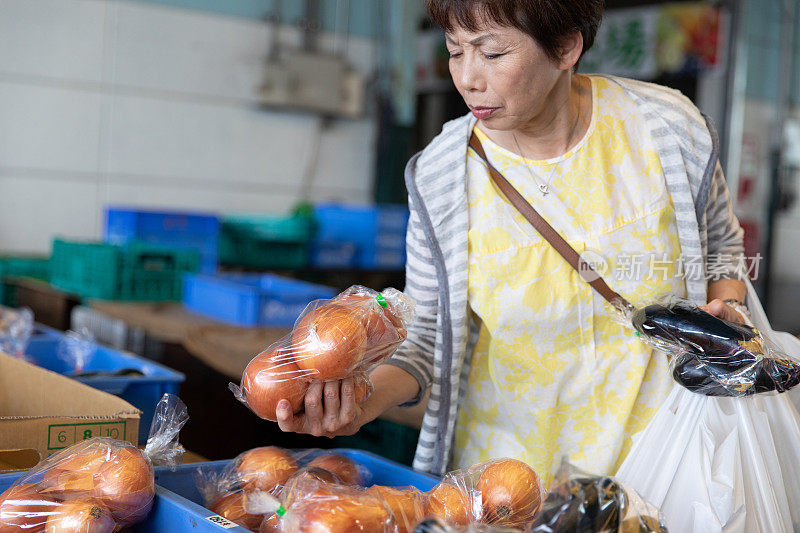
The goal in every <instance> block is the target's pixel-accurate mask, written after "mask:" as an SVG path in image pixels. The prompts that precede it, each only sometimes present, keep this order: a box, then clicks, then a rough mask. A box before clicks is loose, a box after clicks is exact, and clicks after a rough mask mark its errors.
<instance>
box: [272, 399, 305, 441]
mask: <svg viewBox="0 0 800 533" xmlns="http://www.w3.org/2000/svg"><path fill="white" fill-rule="evenodd" d="M275 417H276V418H277V422H278V427H279V428H281V431H285V432H291V433H297V432H299V431H300V430H301V429H302V427H303V424H302V417H301V416H294V413H292V405H291V404H290V403H289V400H281V401H280V402H278V408H277V409H276V410H275Z"/></svg>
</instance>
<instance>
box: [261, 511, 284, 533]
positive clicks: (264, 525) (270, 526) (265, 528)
mask: <svg viewBox="0 0 800 533" xmlns="http://www.w3.org/2000/svg"><path fill="white" fill-rule="evenodd" d="M281 531H282V527H281V519H280V518H279V517H278V515H276V514H271V515H269V516H268V517H266V518H265V519H264V520H263V521H262V522H261V527H259V528H258V533H281Z"/></svg>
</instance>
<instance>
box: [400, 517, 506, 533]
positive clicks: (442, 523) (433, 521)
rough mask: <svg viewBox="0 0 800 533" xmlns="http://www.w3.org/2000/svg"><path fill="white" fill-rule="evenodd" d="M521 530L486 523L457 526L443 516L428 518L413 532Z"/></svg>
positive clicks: (481, 532) (465, 532)
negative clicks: (442, 517)
mask: <svg viewBox="0 0 800 533" xmlns="http://www.w3.org/2000/svg"><path fill="white" fill-rule="evenodd" d="M520 531H521V530H520V529H515V528H510V527H502V526H488V525H486V524H470V525H467V526H455V525H453V524H451V523H449V522H447V521H446V520H443V519H441V518H426V519H424V520H422V521H421V522H420V523H419V524H417V527H415V528H414V529H413V531H412V533H520Z"/></svg>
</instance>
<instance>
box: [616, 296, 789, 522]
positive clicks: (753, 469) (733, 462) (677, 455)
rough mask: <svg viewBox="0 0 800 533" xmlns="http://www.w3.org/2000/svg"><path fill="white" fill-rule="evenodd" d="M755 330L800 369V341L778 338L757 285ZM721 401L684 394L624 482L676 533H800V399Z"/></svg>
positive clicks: (652, 432) (625, 467) (644, 444)
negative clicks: (798, 404)
mask: <svg viewBox="0 0 800 533" xmlns="http://www.w3.org/2000/svg"><path fill="white" fill-rule="evenodd" d="M746 284H747V290H748V293H747V302H746V303H747V307H748V309H749V311H750V313H751V317H752V321H753V325H754V326H755V328H756V329H757V330H758V331H759V332H761V333H762V334H763V336H764V337H766V338H768V339H770V341H769V342H770V343H775V344H776V345H777V346H778V350H777V351H778V352H780V353H782V354H786V355H787V356H788V357H789V358H790V359H792V360H800V341H798V339H797V338H795V337H793V336H791V335H789V334H787V333H783V332H776V331H773V330H772V328H771V327H770V324H769V322H768V320H767V317H766V314H765V313H764V311H763V309H762V308H761V304H760V302H759V300H758V296H757V295H756V293H755V291H754V290H753V286H752V284H750V282H749V281H746ZM797 390H798V389H797V388H795V389H794V390H792V391H790V392H789V393H787V394H756V395H751V396H749V397H714V396H703V395H699V394H692V393H691V392H689V391H688V390H686V389H685V388H683V387H680V386H675V387H674V388H673V390H672V391H671V392H670V394H669V396H668V397H667V399H666V400H665V401H664V402H663V404H662V405H661V406H660V407H659V409H658V411H657V412H656V414H655V416H654V417H653V419H652V420H651V421H650V423H649V424H648V425H647V427H646V428H645V429H644V430H643V431H641V432H640V433H638V434H637V435H635V436H634V437H633V446H632V448H631V451H630V452H629V454H628V456H627V458H626V459H625V461H624V462H623V463H622V465H621V466H620V468H619V471H618V472H617V478H618V479H620V480H621V481H622V482H623V483H625V484H626V486H630V487H633V488H634V489H635V490H636V491H637V492H638V493H639V494H641V495H642V497H644V498H646V499H647V500H648V501H649V502H651V503H653V504H654V505H656V506H658V507H659V508H660V509H661V512H662V513H663V515H664V518H665V520H666V524H667V526H668V527H669V528H670V530H672V531H680V532H687V533H706V532H711V533H714V532H719V533H722V532H724V533H739V532H742V533H744V532H746V533H750V532H764V533H767V532H769V533H781V532H783V533H788V532H791V531H800V415H798V412H797V410H796V409H795V407H794V405H793V404H792V400H791V399H790V398H791V395H792V394H793V393H794V392H796V391H797Z"/></svg>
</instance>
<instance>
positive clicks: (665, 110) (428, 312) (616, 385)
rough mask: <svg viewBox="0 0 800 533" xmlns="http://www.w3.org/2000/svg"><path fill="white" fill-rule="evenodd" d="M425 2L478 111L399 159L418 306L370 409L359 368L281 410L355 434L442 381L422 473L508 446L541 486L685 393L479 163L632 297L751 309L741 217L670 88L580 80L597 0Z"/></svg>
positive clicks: (609, 449)
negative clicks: (355, 380)
mask: <svg viewBox="0 0 800 533" xmlns="http://www.w3.org/2000/svg"><path fill="white" fill-rule="evenodd" d="M427 7H428V11H429V13H430V15H431V17H432V19H433V20H434V21H435V22H437V23H438V24H439V25H441V26H442V27H443V28H444V30H445V35H446V40H447V47H448V49H449V52H450V72H451V74H452V77H453V82H454V83H455V85H456V88H457V89H458V91H459V93H460V94H461V96H462V97H463V98H464V101H465V102H466V104H467V105H468V106H469V108H470V110H471V113H470V114H469V115H467V116H464V117H462V118H460V119H457V120H454V121H452V122H449V123H448V124H446V125H445V126H444V128H443V130H442V133H441V134H440V135H439V136H438V137H436V138H435V139H434V140H433V141H432V142H431V143H430V145H429V146H428V147H427V148H426V149H425V150H423V151H422V152H421V153H419V154H417V155H415V156H414V157H413V158H412V159H411V161H410V162H409V164H408V167H407V170H406V181H407V186H408V191H409V203H410V207H411V221H410V225H409V230H408V265H407V286H406V293H407V294H408V295H410V296H411V297H413V298H414V299H415V300H416V302H417V310H418V316H417V318H416V321H415V323H414V324H413V326H412V327H410V328H409V330H408V339H407V341H406V342H405V343H404V344H403V345H402V346H401V347H400V349H399V350H398V352H397V354H396V355H395V356H394V357H393V359H392V360H390V362H389V363H388V364H385V365H382V366H380V367H378V368H377V369H376V370H375V371H374V372H373V374H372V379H373V383H374V386H375V391H374V394H373V395H372V396H371V397H370V398H369V399H368V400H367V402H365V403H364V404H362V405H361V406H357V405H355V403H354V401H353V386H352V383H351V382H350V381H349V380H345V381H344V382H342V383H341V384H340V383H328V384H326V385H324V386H323V385H315V386H314V387H313V388H312V389H311V390H310V392H309V394H308V395H307V396H306V410H305V413H304V414H303V415H300V416H292V414H291V410H290V409H288V405H281V406H279V409H278V413H277V415H278V418H279V424H280V425H281V427H282V428H283V429H284V430H286V431H301V432H308V433H312V434H316V435H330V436H333V435H341V434H352V433H353V432H355V431H357V430H358V428H359V427H361V425H363V424H364V423H366V422H368V421H370V420H372V419H374V418H375V417H377V416H378V415H379V414H380V413H382V412H383V411H384V410H386V409H387V408H389V407H392V406H396V405H413V404H414V403H415V402H419V401H420V399H421V398H423V396H424V395H425V393H426V391H427V390H428V389H430V400H429V402H428V405H427V411H426V414H425V417H424V420H423V423H422V430H421V434H420V439H419V445H418V448H417V455H416V459H415V462H414V466H415V467H417V468H421V469H424V470H428V471H431V472H435V473H441V472H444V471H445V470H447V469H449V468H452V467H454V466H455V467H461V466H465V465H469V464H472V463H474V462H477V461H479V460H485V459H488V458H491V457H499V456H509V457H516V458H519V459H522V460H524V461H526V462H528V463H529V464H531V465H532V466H533V467H534V468H536V470H537V471H538V472H540V473H541V474H542V475H543V478H544V479H545V481H546V482H547V481H549V479H550V477H551V474H552V472H553V470H554V465H557V463H558V462H559V461H560V459H561V457H562V456H564V455H567V456H569V457H570V459H571V461H572V462H573V463H575V464H577V465H578V466H580V467H583V468H585V469H587V470H590V471H592V472H602V473H613V472H614V471H615V470H616V469H617V467H618V465H619V464H620V463H621V462H622V460H623V459H624V458H625V455H626V453H627V451H628V450H629V448H630V445H631V436H632V435H634V434H635V433H637V432H638V431H640V430H641V429H642V428H644V427H645V425H646V424H647V423H648V421H649V420H650V418H651V417H652V416H653V414H654V412H655V411H656V408H657V407H658V406H659V404H660V402H662V401H663V399H664V398H665V396H666V394H667V392H668V391H669V389H670V387H672V386H673V381H672V377H671V374H670V372H669V368H668V361H667V359H666V357H665V355H664V354H660V353H658V352H656V353H654V352H653V350H652V349H651V348H648V347H647V346H645V345H644V344H643V343H641V342H639V341H638V340H637V339H636V338H635V337H633V336H632V335H630V333H629V332H628V331H626V330H625V329H624V328H622V327H621V326H619V325H618V323H617V322H616V321H615V319H614V316H613V314H614V311H613V309H612V308H611V307H610V306H608V305H606V303H605V301H604V300H603V298H602V297H601V296H600V295H599V294H598V293H597V292H595V291H594V290H593V289H592V288H591V287H590V286H589V285H588V284H587V283H586V281H584V279H582V278H581V276H580V275H579V274H578V273H577V272H576V271H575V270H573V269H572V268H571V267H570V265H569V264H568V263H567V262H566V261H565V260H564V259H563V258H562V256H561V255H559V253H558V252H557V251H556V250H555V249H554V248H553V246H551V245H550V243H549V242H548V241H547V240H545V239H544V238H543V237H542V236H541V235H540V234H539V233H538V232H537V231H536V230H535V229H534V228H533V227H532V226H531V225H529V224H528V222H527V221H526V219H525V218H523V216H522V215H521V214H520V212H518V211H517V209H515V207H514V206H513V205H512V204H511V203H510V202H509V200H508V198H507V197H506V196H505V195H504V194H503V193H502V192H501V191H500V190H499V189H498V187H497V186H496V185H495V183H494V182H493V180H492V179H491V178H490V175H489V171H488V166H487V163H488V164H490V165H491V166H493V167H494V168H495V169H497V170H499V171H500V172H501V173H502V175H503V176H504V177H505V178H506V179H507V180H508V181H509V182H510V183H511V185H512V186H513V187H514V188H515V189H516V190H517V191H519V193H520V194H521V195H522V197H523V198H524V199H526V200H527V201H528V202H529V203H530V204H531V205H533V206H534V207H535V209H536V210H537V211H538V212H539V214H540V215H541V216H542V217H543V218H544V219H545V220H546V221H547V222H549V223H550V225H552V226H553V228H555V229H556V231H557V232H558V233H559V234H560V235H561V236H562V237H563V238H564V239H565V240H566V241H567V242H568V243H569V244H570V245H571V246H572V247H573V248H574V249H575V250H576V251H577V252H578V253H582V254H585V255H587V256H588V255H590V254H587V252H591V255H592V257H595V258H599V259H600V260H599V261H595V264H599V265H601V266H605V267H606V268H603V269H601V270H600V271H599V273H600V274H602V275H603V277H604V278H605V281H606V282H607V283H608V284H609V285H610V286H611V287H612V288H613V290H614V291H616V292H617V293H619V294H620V295H622V296H624V297H625V298H626V299H627V300H628V301H630V302H633V303H634V304H636V303H643V302H647V301H649V300H653V299H656V298H658V297H660V296H663V295H666V294H674V295H678V296H682V297H686V298H689V299H691V300H692V301H694V302H696V303H698V304H699V305H704V307H705V309H706V310H707V311H709V312H711V313H712V314H715V315H717V316H720V317H723V318H726V319H728V320H734V321H741V320H742V315H740V312H742V313H746V309H745V308H744V307H743V304H742V303H741V302H742V301H743V300H744V297H745V294H746V287H745V284H744V282H743V281H741V279H742V272H741V259H742V255H743V247H742V230H741V229H740V227H739V224H738V222H737V220H736V218H735V217H734V215H733V213H732V210H731V205H730V201H729V196H728V191H727V189H726V185H725V180H724V177H723V175H722V171H721V168H720V166H719V163H718V161H717V137H716V134H715V132H714V130H713V128H712V127H711V125H710V124H708V122H707V121H706V120H705V118H704V117H703V115H702V114H701V113H700V112H699V111H698V110H697V109H696V108H695V107H694V106H693V105H692V104H691V103H690V102H689V100H687V99H686V98H685V97H683V96H682V95H681V94H680V93H678V92H676V91H673V90H670V89H666V88H663V87H659V86H656V85H651V84H647V83H642V82H637V81H631V80H627V79H621V78H616V77H611V76H602V75H579V74H577V73H576V67H577V65H578V62H579V60H580V58H581V56H582V55H583V54H584V53H585V52H586V50H588V49H589V48H590V47H591V45H592V42H593V40H594V37H595V33H596V31H597V28H598V26H599V24H600V20H601V16H602V10H603V3H602V1H601V0H559V1H557V2H556V1H551V0H428V3H427ZM473 137H474V138H476V139H477V141H479V143H478V146H480V147H482V150H481V151H482V152H485V158H486V159H485V160H484V158H483V157H482V156H481V155H480V154H479V153H478V152H476V150H474V149H473V148H471V147H469V143H470V139H471V138H473ZM474 141H475V139H473V145H475V144H474Z"/></svg>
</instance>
